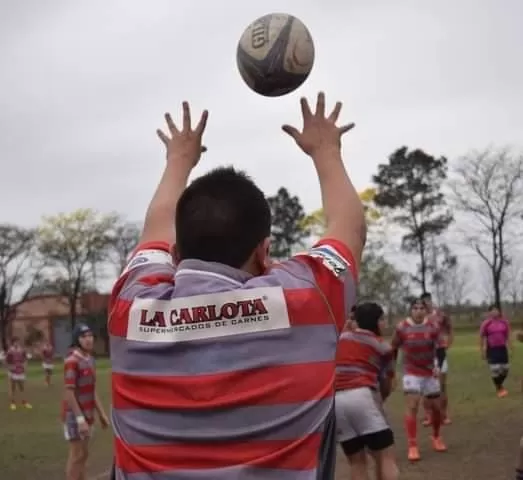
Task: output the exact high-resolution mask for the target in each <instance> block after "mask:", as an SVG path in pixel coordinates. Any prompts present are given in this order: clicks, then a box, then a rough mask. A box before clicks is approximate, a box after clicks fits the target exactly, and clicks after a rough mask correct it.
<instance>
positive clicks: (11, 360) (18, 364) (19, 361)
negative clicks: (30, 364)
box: [5, 347, 27, 375]
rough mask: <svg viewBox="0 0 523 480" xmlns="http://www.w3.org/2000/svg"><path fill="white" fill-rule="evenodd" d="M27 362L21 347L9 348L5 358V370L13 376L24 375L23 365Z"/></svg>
mask: <svg viewBox="0 0 523 480" xmlns="http://www.w3.org/2000/svg"><path fill="white" fill-rule="evenodd" d="M26 362H27V352H26V351H25V350H24V349H23V348H22V347H17V348H15V347H10V348H9V349H8V350H7V354H6V356H5V363H6V365H7V370H8V371H9V372H11V373H13V374H15V375H23V374H24V373H25V364H26Z"/></svg>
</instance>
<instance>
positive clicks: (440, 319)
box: [421, 292, 454, 427]
mask: <svg viewBox="0 0 523 480" xmlns="http://www.w3.org/2000/svg"><path fill="white" fill-rule="evenodd" d="M421 300H422V301H423V303H424V304H425V308H426V309H427V316H428V318H429V319H430V320H431V321H433V322H434V323H436V325H439V327H440V329H441V339H442V344H441V346H440V347H439V350H438V355H437V358H436V360H435V361H436V363H438V362H441V365H436V367H437V368H438V369H439V381H440V385H441V397H440V398H441V408H442V411H443V425H449V424H450V423H451V420H450V416H449V413H448V410H449V400H448V393H447V373H448V369H449V366H448V356H447V350H448V349H449V348H450V347H451V346H452V344H453V343H454V329H453V327H452V322H451V320H450V317H449V316H448V315H447V314H446V313H445V312H444V311H443V310H441V309H440V308H438V307H436V306H435V305H434V303H433V302H432V295H431V294H430V293H429V292H424V293H423V294H422V295H421ZM423 406H424V410H425V419H424V421H423V424H424V425H425V426H427V427H428V426H430V424H431V422H432V419H431V418H430V408H429V407H428V405H427V402H426V401H425V402H424V405H423Z"/></svg>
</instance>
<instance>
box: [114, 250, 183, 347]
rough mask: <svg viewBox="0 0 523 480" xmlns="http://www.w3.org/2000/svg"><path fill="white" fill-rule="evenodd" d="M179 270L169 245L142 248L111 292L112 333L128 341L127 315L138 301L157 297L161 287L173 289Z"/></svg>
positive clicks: (133, 257)
mask: <svg viewBox="0 0 523 480" xmlns="http://www.w3.org/2000/svg"><path fill="white" fill-rule="evenodd" d="M175 272H176V267H175V265H174V262H173V258H172V254H171V249H170V246H169V244H167V243H165V242H149V243H144V244H142V245H139V246H138V247H137V248H136V250H135V251H134V252H133V254H132V255H131V258H130V259H129V261H128V263H127V266H126V267H125V269H124V271H123V272H122V274H121V275H120V277H119V278H118V280H117V281H116V283H115V285H114V287H113V290H112V292H111V300H110V306H109V325H108V326H109V332H110V333H111V334H113V335H117V336H121V337H125V335H126V332H127V313H128V310H129V307H130V304H132V302H133V300H134V299H135V298H145V297H151V296H156V292H157V291H158V289H159V288H160V289H161V286H162V285H163V286H165V287H168V286H172V285H173V284H174V274H175Z"/></svg>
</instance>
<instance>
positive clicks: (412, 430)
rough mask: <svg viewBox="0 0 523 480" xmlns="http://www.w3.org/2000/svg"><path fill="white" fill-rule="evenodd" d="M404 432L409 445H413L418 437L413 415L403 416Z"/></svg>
mask: <svg viewBox="0 0 523 480" xmlns="http://www.w3.org/2000/svg"><path fill="white" fill-rule="evenodd" d="M405 431H406V432H407V439H408V442H409V445H415V444H416V443H417V437H418V425H417V422H416V417H414V416H413V415H405Z"/></svg>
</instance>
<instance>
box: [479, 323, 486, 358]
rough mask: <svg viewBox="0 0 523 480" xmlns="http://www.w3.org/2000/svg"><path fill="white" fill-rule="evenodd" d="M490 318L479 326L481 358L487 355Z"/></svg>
mask: <svg viewBox="0 0 523 480" xmlns="http://www.w3.org/2000/svg"><path fill="white" fill-rule="evenodd" d="M487 322H488V320H483V322H482V323H481V325H480V327H479V352H480V354H481V358H485V357H486V356H487V325H488V323H487Z"/></svg>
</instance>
